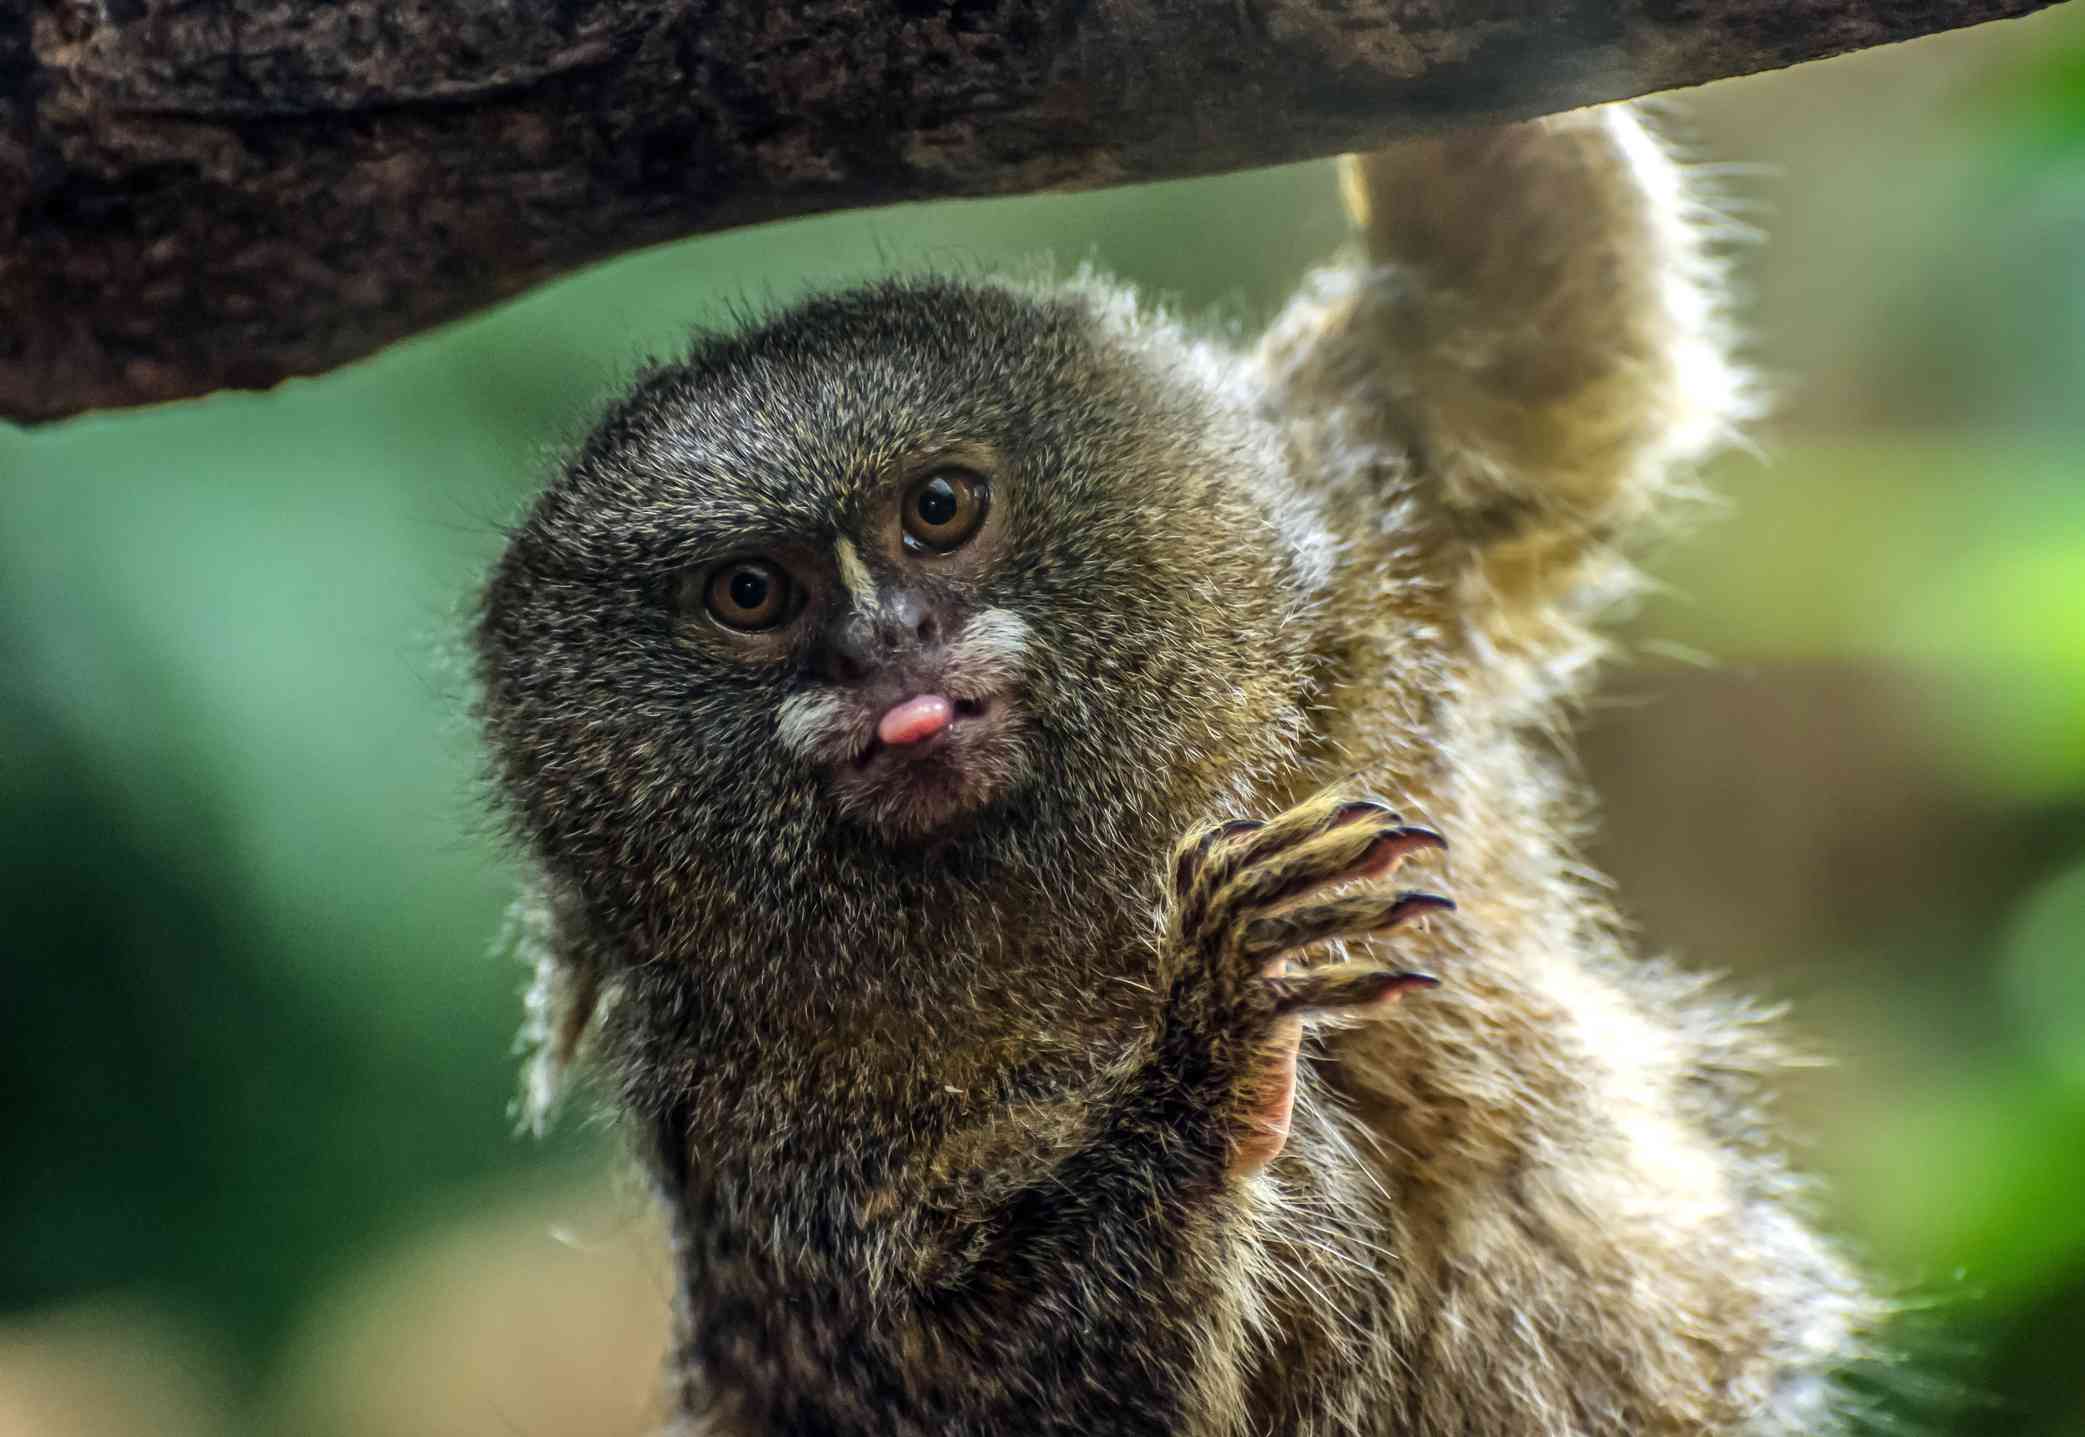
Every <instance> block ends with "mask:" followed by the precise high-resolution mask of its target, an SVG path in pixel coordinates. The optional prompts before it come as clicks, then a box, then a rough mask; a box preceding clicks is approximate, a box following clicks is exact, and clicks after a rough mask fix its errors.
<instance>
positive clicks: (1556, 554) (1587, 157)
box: [1334, 106, 1753, 637]
mask: <svg viewBox="0 0 2085 1437" xmlns="http://www.w3.org/2000/svg"><path fill="white" fill-rule="evenodd" d="M1341 181H1342V187H1343V189H1344V192H1345V197H1346V202H1347V208H1348V210H1349V212H1350V214H1351V215H1352V217H1353V219H1354V223H1355V225H1356V227H1357V230H1358V234H1359V238H1360V241H1361V243H1362V245H1363V247H1364V249H1365V252H1366V254H1367V256H1368V258H1369V260H1370V261H1371V262H1372V264H1373V266H1375V268H1374V270H1373V272H1372V273H1371V274H1370V275H1369V276H1368V277H1367V280H1366V282H1364V283H1363V284H1361V285H1360V286H1358V287H1357V288H1356V289H1355V290H1354V291H1353V293H1352V294H1351V296H1350V297H1349V302H1348V304H1347V305H1346V306H1345V311H1346V312H1345V313H1343V314H1340V315H1338V316H1337V317H1336V318H1335V321H1334V322H1336V323H1339V324H1343V325H1346V326H1350V327H1351V328H1352V329H1353V330H1354V331H1355V332H1354V333H1353V335H1352V339H1353V341H1354V344H1355V348H1356V349H1358V350H1361V351H1363V352H1365V353H1367V354H1369V355H1371V356H1374V357H1375V363H1376V364H1378V365H1379V366H1380V373H1379V374H1378V376H1377V382H1378V383H1379V384H1380V385H1381V388H1382V391H1383V397H1384V399H1385V401H1386V408H1385V410H1384V411H1383V413H1382V420H1381V422H1382V423H1383V424H1384V425H1385V426H1386V428H1388V429H1389V430H1390V431H1392V432H1391V433H1389V434H1387V435H1385V436H1384V437H1385V438H1386V439H1388V440H1390V441H1391V442H1393V443H1395V444H1397V445H1399V446H1400V447H1402V448H1403V449H1404V450H1406V451H1407V452H1409V453H1410V455H1411V459H1412V475H1411V478H1412V486H1413V487H1412V490H1411V495H1412V497H1413V498H1414V499H1415V501H1416V502H1417V504H1418V506H1419V508H1420V512H1421V514H1422V515H1423V516H1424V517H1425V518H1427V519H1430V520H1433V521H1435V523H1434V524H1432V525H1430V527H1435V528H1437V530H1438V532H1439V533H1440V534H1441V535H1442V536H1443V540H1442V543H1441V545H1440V546H1439V547H1440V554H1439V558H1440V560H1441V562H1442V564H1443V565H1444V567H1445V569H1446V570H1447V577H1449V578H1451V579H1452V580H1454V581H1456V582H1458V583H1460V584H1464V585H1467V586H1468V594H1467V597H1468V601H1469V602H1468V604H1467V605H1465V610H1466V612H1470V611H1481V610H1483V609H1485V608H1489V609H1490V610H1492V611H1493V616H1494V617H1495V618H1496V619H1497V620H1498V621H1499V622H1500V624H1501V625H1502V627H1503V629H1504V630H1505V631H1506V632H1508V633H1513V632H1516V631H1520V632H1523V633H1526V634H1527V635H1528V636H1529V637H1533V635H1534V634H1535V633H1539V632H1540V631H1542V630H1544V629H1546V628H1548V627H1549V626H1550V624H1549V620H1551V619H1553V618H1556V617H1560V615H1555V614H1551V613H1549V612H1548V611H1549V610H1550V609H1551V606H1557V605H1561V606H1562V607H1563V608H1564V609H1565V610H1576V609H1582V608H1583V607H1585V606H1586V603H1587V601H1589V600H1592V599H1596V598H1597V597H1599V596H1600V595H1601V594H1602V593H1603V592H1605V591H1607V590H1609V589H1610V588H1611V587H1612V586H1613V583H1612V581H1613V580H1615V579H1616V578H1617V577H1619V576H1620V575H1622V574H1623V573H1625V572H1626V571H1625V570H1624V568H1623V566H1621V565H1619V564H1618V563H1615V562H1612V560H1613V558H1614V552H1615V549H1614V546H1615V545H1616V544H1617V542H1618V541H1625V540H1627V539H1629V538H1631V537H1633V532H1634V531H1636V530H1637V529H1638V528H1640V527H1641V526H1642V525H1643V524H1644V523H1645V521H1646V519H1647V518H1648V517H1649V516H1650V514H1651V513H1652V512H1653V510H1654V508H1655V506H1656V501H1657V500H1658V499H1659V498H1660V497H1661V496H1662V495H1663V494H1664V493H1665V492H1666V491H1668V490H1669V489H1670V488H1672V487H1673V486H1674V485H1675V483H1676V482H1683V481H1684V479H1685V476H1686V475H1687V474H1688V473H1689V472H1690V471H1691V469H1692V468H1693V466H1695V465H1696V464H1698V463H1699V462H1700V461H1701V460H1702V459H1704V458H1705V457H1707V456H1708V455H1709V454H1711V453H1713V452H1714V451H1715V450H1716V449H1718V448H1719V447H1720V446H1722V445H1723V444H1725V443H1727V442H1728V441H1729V440H1730V439H1731V438H1732V437H1733V435H1734V432H1735V428H1736V425H1737V424H1738V422H1739V421H1740V420H1741V419H1743V418H1744V417H1746V416H1747V415H1748V414H1749V413H1750V412H1751V411H1752V409H1753V402H1752V397H1751V393H1750V390H1749V387H1748V385H1747V383H1746V379H1745V376H1744V374H1743V372H1742V371H1741V370H1740V369H1739V367H1738V366H1737V365H1736V364H1735V363H1734V362H1733V360H1732V358H1731V353H1730V345H1731V332H1730V327H1729V325H1728V323H1727V322H1726V319H1725V317H1724V315H1723V314H1722V312H1721V311H1720V309H1719V305H1718V295H1719V294H1720V291H1721V286H1720V284H1719V283H1718V276H1717V273H1716V263H1715V261H1714V260H1713V259H1712V258H1711V256H1710V255H1709V254H1708V253H1707V242H1708V240H1709V239H1710V238H1711V236H1712V234H1713V232H1714V215H1713V212H1712V211H1711V210H1710V209H1709V208H1708V207H1707V206H1706V205H1704V204H1703V203H1701V202H1700V201H1699V200H1698V199H1697V198H1696V197H1695V196H1694V195H1692V194H1691V193H1690V191H1689V186H1688V181H1687V179H1686V176H1685V175H1684V173H1683V172H1682V170H1681V169H1680V167H1679V166H1678V165H1676V164H1675V163H1674V161H1673V160H1672V158H1671V157H1670V156H1669V155H1668V154H1667V153H1666V152H1665V150H1664V149H1663V147H1662V146H1661V145H1660V144H1659V142H1658V141H1657V140H1656V139H1655V138H1654V137H1653V136H1652V135H1651V134H1650V133H1649V132H1648V131H1647V130H1646V129H1645V128H1644V126H1643V124H1642V122H1641V120H1640V119H1639V118H1638V117H1637V116H1636V115H1635V114H1634V113H1632V112H1631V111H1630V110H1629V109H1627V108H1624V107H1621V106H1610V107H1603V108H1600V109H1594V110H1585V111H1579V112H1575V113H1572V114H1567V115H1559V116H1553V117H1551V118H1548V119H1542V120H1535V121H1531V122H1529V123H1526V124H1521V125H1512V126H1507V127H1504V128H1501V129H1492V130H1481V131H1471V132H1467V133H1459V134H1451V135H1447V136H1444V137H1442V138H1438V139H1429V140H1421V141H1416V142H1412V143H1408V144H1402V145H1398V146H1396V147H1394V148H1391V149H1386V150H1382V151H1378V152H1376V153H1374V154H1369V155H1356V156H1348V157H1347V158H1346V159H1345V161H1343V163H1342V168H1341Z"/></svg>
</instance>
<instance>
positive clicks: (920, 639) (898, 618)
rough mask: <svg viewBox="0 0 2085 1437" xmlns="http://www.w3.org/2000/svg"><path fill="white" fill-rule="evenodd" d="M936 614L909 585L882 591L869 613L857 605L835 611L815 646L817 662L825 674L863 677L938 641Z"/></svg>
mask: <svg viewBox="0 0 2085 1437" xmlns="http://www.w3.org/2000/svg"><path fill="white" fill-rule="evenodd" d="M944 627H945V625H944V623H943V620H942V616H941V614H940V612H939V611H938V609H937V608H936V606H935V604H934V601H933V600H932V599H930V598H928V597H927V596H926V595H924V594H921V593H919V592H918V591H916V590H913V589H899V590H897V591H896V592H894V593H890V594H887V595H885V596H884V598H883V602H882V603H881V604H879V605H878V606H877V607H876V609H875V610H874V611H873V612H870V613H864V612H862V610H861V609H859V608H852V609H849V610H848V611H847V612H846V613H844V614H840V615H838V616H837V617H836V618H834V619H833V621H832V622H831V624H830V625H828V626H827V629H826V632H825V637H824V641H823V642H822V643H821V644H820V645H819V652H818V659H817V667H818V671H819V672H820V673H821V674H822V675H823V676H824V677H826V678H829V679H838V680H843V681H847V682H853V681H855V680H859V679H864V678H867V677H868V676H869V675H871V674H873V673H875V672H877V671H878V670H880V669H883V668H887V667H888V666H890V665H891V664H892V663H895V662H897V661H899V660H901V659H905V658H909V657H911V656H913V655H915V654H918V653H920V652H922V651H924V650H927V649H931V648H933V647H934V646H935V645H937V644H939V643H940V642H941V636H942V633H943V630H944Z"/></svg>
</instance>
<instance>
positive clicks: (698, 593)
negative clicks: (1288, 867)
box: [481, 283, 1307, 907]
mask: <svg viewBox="0 0 2085 1437" xmlns="http://www.w3.org/2000/svg"><path fill="white" fill-rule="evenodd" d="M1109 303H1110V299H1109V297H1108V296H1106V295H1105V294H1102V293H1098V292H1096V293H1095V294H1093V295H1087V296H1080V295H1076V294H1075V295H1074V296H1073V297H1065V296H1063V295H1053V296H1051V297H1049V298H1045V299H1035V298H1030V297H1027V296H1024V295H1022V294H1020V293H1018V292H1016V291H1013V290H1011V289H1006V288H1001V287H996V286H958V285H951V284H939V283H936V284H918V285H894V286H887V287H884V288H880V289H872V290H868V291H862V292H856V293H853V294H850V295H847V296H844V297H841V298H836V299H832V300H826V301H819V302H817V303H814V304H812V305H810V306H807V307H806V308H804V309H801V310H798V311H796V312H794V313H791V314H787V315H784V316H782V317H781V318H779V319H776V320H774V321H772V322H770V323H769V324H767V325H765V326H763V327H761V328H758V329H756V330H753V331H751V332H749V333H747V334H745V335H742V336H738V337H735V338H727V339H719V340H713V341H710V342H707V343H705V344H704V345H702V346H701V347H700V348H699V349H698V350H697V352H696V353H695V355H694V356H693V357H692V358H691V359H690V360H689V361H688V362H687V363H686V364H683V365H679V366H674V367H671V368H667V369H663V370H661V371H659V372H657V373H656V374H654V375H652V376H651V377H649V378H648V379H647V380H646V381H645V382H644V383H643V384H642V385H641V386H640V387H639V388H638V390H637V391H636V392H635V393H634V394H633V395H632V396H631V397H630V398H629V399H627V400H626V401H624V402H623V403H622V404H621V405H620V406H619V407H618V408H617V409H616V410H615V411H614V412H613V413H611V414H610V416H609V417H608V418H607V420H606V421H605V422H604V423H603V424H602V425H601V426H600V428H599V429H598V430H597V431H596V433H595V434H594V435H593V437H592V438H591V439H590V440H589V442H588V443H587V445H586V446H585V448H584V450H583V451H582V453H581V454H580V455H579V457H578V458H577V460H576V461H575V462H574V463H573V464H572V465H571V467H570V468H569V470H568V471H567V472H566V473H565V474H564V475H563V476H562V477H561V478H560V479H559V480H558V481H557V482H556V483H554V484H553V485H552V487H551V488H550V489H549V491H548V492H547V493H546V494H545V495H544V496H543V497H542V499H541V500H540V501H539V502H538V504H537V506H536V508H535V510H534V511H533V512H532V513H531V515H530V516H529V518H528V519H527V521H526V522H525V523H524V524H523V525H522V527H521V528H520V530H519V531H518V532H517V533H516V534H515V535H514V538H513V541H512V543H511V546H510V548H509V550H508V553H507V555H506V557H505V559H504V560H503V562H502V564H501V566H500V568H499V570H498V572H497V573H496V575H495V577H494V580H493V583H492V585H491V587H490V589H489V591H488V593H487V596H486V601H485V612H484V618H483V624H482V629H481V651H482V654H483V674H484V678H485V685H486V710H487V716H488V719H489V721H490V728H491V731H492V735H493V738H494V744H495V750H496V753H497V755H498V759H499V762H500V766H501V770H502V777H503V778H504V779H505V781H506V784H507V786H508V788H509V789H510V791H511V795H512V796H513V797H514V798H515V799H516V800H517V804H516V806H517V808H518V810H519V812H520V814H521V817H522V819H523V824H524V827H525V829H526V830H527V831H528V833H529V836H530V837H531V838H532V839H533V840H534V841H535V842H536V844H537V846H538V847H539V848H540V849H541V851H542V852H543V855H544V856H545V858H546V860H547V861H548V862H549V863H550V864H551V865H552V867H553V869H563V870H564V871H565V872H566V874H567V876H569V877H573V878H576V879H579V880H580V881H581V882H582V885H583V886H584V885H585V884H587V883H588V882H593V883H595V884H596V885H597V886H600V885H605V886H606V887H607V888H609V889H613V890H617V891H616V892H615V893H614V894H613V895H612V896H613V899H614V901H615V902H616V903H618V904H622V905H628V904H631V903H636V904H638V905H640V906H646V905H650V904H655V903H657V902H659V901H660V900H664V901H666V902H668V903H674V902H680V903H681V904H682V905H683V907H685V906H687V905H688V904H689V903H690V902H699V903H701V904H705V905H706V904H708V902H709V900H711V899H712V897H713V896H714V893H715V891H716V890H717V889H718V888H719V887H720V886H722V887H724V888H728V889H730V890H731V891H733V892H735V893H737V894H740V895H742V896H743V895H745V894H747V893H749V892H752V891H764V892H767V893H769V894H770V895H772V894H775V893H779V892H780V891H781V890H782V889H784V888H786V887H787V886H789V880H788V878H787V875H788V874H791V873H795V874H799V875H806V874H807V875H808V876H809V879H810V880H811V881H816V882H818V883H820V884H823V885H825V886H827V887H828V888H829V889H831V888H836V889H837V890H838V891H839V892H841V893H842V894H843V895H844V894H845V892H846V891H847V890H848V887H849V884H850V882H852V881H858V880H859V877H860V868H861V865H862V864H863V863H870V864H873V863H876V862H891V863H897V864H899V865H900V866H904V865H907V864H911V865H915V866H916V865H917V864H918V863H920V862H921V861H924V860H923V859H922V857H921V855H931V856H932V861H939V862H943V863H953V864H957V865H958V866H960V865H961V864H962V863H963V862H964V861H965V856H966V855H967V857H968V858H969V859H970V860H977V859H980V858H992V857H996V858H998V859H1001V860H1008V859H1010V860H1012V861H1017V862H1021V863H1023V864H1024V865H1025V866H1027V867H1028V868H1029V869H1030V870H1032V871H1033V870H1041V869H1048V868H1050V867H1052V866H1053V865H1055V866H1058V867H1061V868H1062V869H1063V870H1064V871H1065V872H1066V873H1067V874H1069V873H1071V872H1073V871H1075V870H1076V869H1081V868H1090V866H1091V864H1092V862H1093V860H1094V859H1095V858H1097V857H1099V858H1105V857H1108V856H1111V855H1112V854H1114V853H1115V852H1117V851H1126V850H1128V849H1131V848H1137V847H1139V846H1140V845H1141V846H1143V847H1149V848H1151V849H1153V850H1154V851H1162V850H1163V846H1164V844H1165V843H1166V842H1168V841H1169V840H1170V837H1171V836H1172V834H1173V833H1174V832H1175V831H1176V829H1177V828H1178V827H1180V826H1182V821H1183V820H1182V815H1181V814H1180V813H1178V812H1177V810H1178V809H1179V808H1180V806H1181V797H1180V795H1181V792H1182V790H1183V789H1190V790H1193V793H1194V797H1195V799H1196V801H1197V803H1198V804H1210V803H1216V802H1219V801H1221V798H1222V795H1223V792H1224V791H1225V790H1226V789H1229V788H1233V787H1236V786H1237V785H1238V783H1239V782H1240V781H1241V779H1243V778H1245V777H1249V776H1250V775H1251V774H1252V773H1253V772H1254V771H1255V767H1256V765H1262V764H1265V763H1267V762H1269V761H1270V758H1271V756H1272V754H1273V753H1274V752H1275V751H1277V750H1279V749H1280V748H1281V746H1282V744H1283V743H1285V742H1287V741H1289V740H1290V739H1291V738H1292V737H1293V732H1294V730H1295V728H1296V725H1297V723H1298V720H1297V717H1296V712H1295V705H1296V702H1297V700H1298V699H1299V698H1300V693H1299V689H1300V681H1299V680H1298V679H1297V678H1296V676H1295V673H1294V672H1293V671H1294V670H1295V667H1296V659H1295V656H1294V655H1293V654H1292V653H1291V652H1290V650H1291V649H1292V648H1293V647H1294V637H1293V635H1285V634H1284V629H1285V628H1286V627H1287V624H1286V623H1285V617H1293V613H1294V611H1297V610H1300V608H1301V607H1302V606H1303V605H1304V604H1306V603H1307V595H1304V594H1302V593H1300V592H1299V590H1300V588H1301V586H1300V585H1299V583H1298V581H1297V561H1296V559H1295V556H1294V554H1293V553H1292V552H1291V550H1292V549H1293V547H1294V544H1293V541H1292V539H1290V538H1289V537H1288V536H1286V535H1285V534H1284V533H1283V531H1281V530H1280V529H1279V528H1278V527H1277V526H1276V524H1275V523H1274V522H1273V520H1272V519H1271V518H1270V517H1269V516H1268V515H1267V514H1266V513H1264V512H1263V511H1262V505H1261V504H1260V503H1259V502H1258V501H1257V500H1256V498H1255V495H1256V494H1257V493H1258V492H1260V489H1259V486H1263V485H1264V484H1265V483H1266V482H1267V474H1268V471H1270V470H1273V469H1276V468H1278V465H1279V459H1278V450H1277V448H1276V446H1275V444H1274V442H1273V439H1272V436H1271V434H1270V433H1269V432H1268V431H1266V430H1265V429H1264V428H1263V427H1262V426H1260V425H1259V424H1258V423H1257V422H1256V421H1254V420H1252V419H1251V418H1250V417H1249V416H1248V415H1247V413H1246V412H1245V409H1244V406H1243V405H1238V404H1234V403H1232V402H1231V401H1230V399H1229V398H1228V396H1227V395H1226V394H1225V393H1224V392H1223V390H1222V387H1221V384H1220V382H1219V381H1220V379H1221V377H1222V374H1223V370H1222V368H1221V364H1220V362H1219V360H1218V358H1217V357H1216V356H1215V355H1214V352H1213V351H1212V352H1210V353H1208V354H1204V353H1203V352H1202V351H1200V350H1199V349H1197V348H1194V347H1192V346H1191V345H1189V344H1188V343H1187V342H1186V341H1185V340H1183V339H1182V338H1181V337H1180V336H1179V335H1178V334H1177V332H1174V331H1171V330H1170V329H1164V330H1161V329H1159V328H1158V327H1156V326H1153V328H1152V331H1151V333H1150V334H1148V335H1147V334H1144V333H1142V332H1140V331H1139V330H1138V329H1137V328H1136V326H1137V324H1139V323H1141V322H1142V321H1139V320H1137V319H1135V317H1134V316H1133V315H1131V314H1129V313H1128V312H1127V311H1126V310H1123V311H1121V312H1111V311H1110V310H1109V308H1108V305H1109ZM1198 364H1199V365H1202V366H1204V368H1203V369H1202V370H1201V371H1199V372H1198V371H1197V368H1196V366H1197V365H1198ZM1190 816H1191V815H1190ZM836 865H837V869H836ZM611 870H614V871H617V872H618V873H619V875H620V876H618V877H610V876H609V875H610V871H611ZM837 870H846V871H837ZM850 874H851V875H852V877H850ZM633 883H634V884H636V885H637V886H639V887H643V888H645V889H646V890H647V891H646V892H645V893H642V894H640V893H638V892H637V891H635V888H633V887H632V884H633ZM726 906H727V907H728V905H726Z"/></svg>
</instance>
